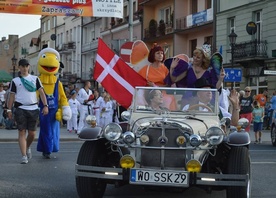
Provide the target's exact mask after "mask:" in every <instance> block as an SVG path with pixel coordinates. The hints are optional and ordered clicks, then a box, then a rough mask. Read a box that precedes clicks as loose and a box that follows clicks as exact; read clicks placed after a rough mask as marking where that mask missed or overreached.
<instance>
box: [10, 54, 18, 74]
mask: <svg viewBox="0 0 276 198" xmlns="http://www.w3.org/2000/svg"><path fill="white" fill-rule="evenodd" d="M11 60H12V67H13V68H12V69H13V70H12V71H13V73H12V76H13V78H15V66H16V63H17V58H15V54H14V55H13V57H12V59H11Z"/></svg>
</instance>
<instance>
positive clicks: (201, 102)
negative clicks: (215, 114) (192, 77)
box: [182, 78, 214, 112]
mask: <svg viewBox="0 0 276 198" xmlns="http://www.w3.org/2000/svg"><path fill="white" fill-rule="evenodd" d="M195 88H204V89H210V88H213V87H212V85H211V84H209V82H208V81H207V80H206V79H205V78H199V79H198V80H197V81H196V82H195ZM195 94H196V96H197V97H195V98H196V100H193V103H190V104H187V105H185V106H184V107H183V109H182V110H183V111H186V110H189V109H191V107H195V108H193V109H196V110H199V111H210V112H212V111H213V109H214V106H213V105H211V103H210V102H211V100H212V92H211V91H208V90H202V91H197V92H196V93H195ZM197 104H198V105H197Z"/></svg>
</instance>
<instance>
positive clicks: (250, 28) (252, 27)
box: [246, 21, 257, 35]
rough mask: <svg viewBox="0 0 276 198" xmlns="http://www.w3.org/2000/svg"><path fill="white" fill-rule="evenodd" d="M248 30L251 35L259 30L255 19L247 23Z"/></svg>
mask: <svg viewBox="0 0 276 198" xmlns="http://www.w3.org/2000/svg"><path fill="white" fill-rule="evenodd" d="M246 31H247V33H248V34H249V35H253V34H255V33H256V32H257V25H256V23H254V22H253V21H250V22H249V23H247V25H246Z"/></svg>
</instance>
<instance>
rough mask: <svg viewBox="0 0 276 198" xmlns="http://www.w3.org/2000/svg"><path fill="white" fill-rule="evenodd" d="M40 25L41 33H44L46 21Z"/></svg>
mask: <svg viewBox="0 0 276 198" xmlns="http://www.w3.org/2000/svg"><path fill="white" fill-rule="evenodd" d="M41 26H42V33H45V32H46V23H45V22H43V23H42V25H41Z"/></svg>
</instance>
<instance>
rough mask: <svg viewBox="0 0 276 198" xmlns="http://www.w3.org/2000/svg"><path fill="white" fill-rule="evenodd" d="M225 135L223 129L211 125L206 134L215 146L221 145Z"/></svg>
mask: <svg viewBox="0 0 276 198" xmlns="http://www.w3.org/2000/svg"><path fill="white" fill-rule="evenodd" d="M223 136H224V132H223V130H222V129H221V128H219V127H215V126H214V127H210V128H209V129H208V130H207V132H206V134H205V137H206V139H207V141H208V142H209V143H210V144H211V145H213V146H215V145H219V144H220V143H221V142H222V140H223Z"/></svg>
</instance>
